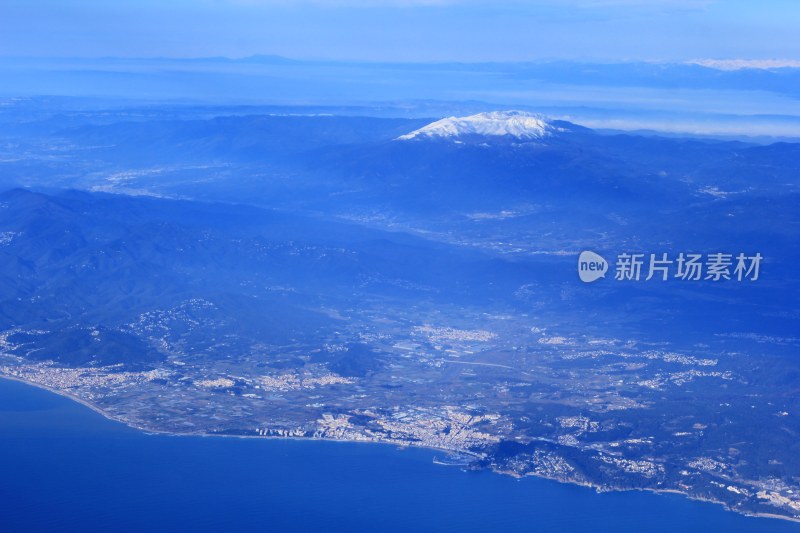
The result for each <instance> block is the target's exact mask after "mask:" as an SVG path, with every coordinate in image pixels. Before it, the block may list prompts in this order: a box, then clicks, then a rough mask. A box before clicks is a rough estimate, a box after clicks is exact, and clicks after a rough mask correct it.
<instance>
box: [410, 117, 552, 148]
mask: <svg viewBox="0 0 800 533" xmlns="http://www.w3.org/2000/svg"><path fill="white" fill-rule="evenodd" d="M557 131H560V129H559V128H557V127H555V126H553V124H552V123H551V122H549V121H548V120H547V119H545V118H544V117H543V116H541V115H537V114H534V113H527V112H525V111H491V112H488V113H478V114H477V115H471V116H468V117H449V118H443V119H442V120H437V121H436V122H432V123H430V124H428V125H427V126H424V127H422V128H420V129H418V130H414V131H412V132H411V133H407V134H405V135H401V136H400V137H398V138H397V139H398V140H401V141H407V140H411V139H419V138H458V137H462V136H473V135H477V136H496V137H504V136H509V137H514V138H517V139H523V140H529V139H541V138H542V137H546V136H548V135H551V134H552V133H554V132H557Z"/></svg>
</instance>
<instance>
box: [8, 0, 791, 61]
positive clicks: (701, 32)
mask: <svg viewBox="0 0 800 533" xmlns="http://www.w3.org/2000/svg"><path fill="white" fill-rule="evenodd" d="M797 28H800V2H798V1H797V0H496V1H484V2H480V1H477V0H108V1H99V0H0V56H5V57H33V56H38V57H64V56H70V57H108V56H113V57H179V58H180V57H216V56H225V57H230V58H238V57H247V56H251V55H260V54H267V55H280V56H285V57H289V58H296V59H331V60H363V61H392V62H395V61H402V62H407V61H413V62H417V61H462V62H479V61H536V60H548V59H567V60H600V61H621V60H623V61H624V60H647V61H693V60H733V61H764V60H769V61H775V60H778V62H779V63H780V62H781V61H788V62H790V63H791V62H797V61H798V60H800V39H798V38H797V36H796V35H797Z"/></svg>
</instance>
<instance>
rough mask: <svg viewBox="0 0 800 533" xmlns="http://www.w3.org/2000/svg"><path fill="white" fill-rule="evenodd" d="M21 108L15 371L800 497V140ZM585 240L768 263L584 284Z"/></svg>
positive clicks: (493, 119) (109, 391) (536, 119)
mask: <svg viewBox="0 0 800 533" xmlns="http://www.w3.org/2000/svg"><path fill="white" fill-rule="evenodd" d="M53 105H54V108H55V109H58V107H59V105H62V104H59V103H58V102H55V103H53ZM95 105H99V104H97V103H95ZM10 107H11V108H12V109H11V110H6V111H5V112H4V113H5V114H4V115H3V116H4V118H3V120H4V122H2V124H4V126H3V131H2V137H3V144H2V145H0V159H2V161H0V180H1V181H0V182H1V183H2V184H3V186H4V189H6V192H4V193H2V195H0V259H2V261H0V287H2V297H1V298H0V330H2V336H1V337H0V340H2V363H3V369H4V372H7V373H9V374H11V375H15V376H18V377H22V378H23V379H26V380H29V381H36V380H40V381H36V382H37V383H43V384H46V385H47V386H51V387H53V388H58V389H64V390H69V391H70V392H71V393H73V394H75V395H76V396H78V397H80V398H83V399H87V401H91V402H92V403H93V405H96V406H97V407H98V408H100V409H103V410H105V411H106V412H108V413H112V414H113V416H115V417H116V418H119V419H120V420H123V421H126V422H127V423H129V424H131V425H135V426H137V427H143V428H148V429H153V430H158V431H166V432H174V433H201V434H225V435H246V436H252V437H263V436H284V437H286V436H295V437H309V438H333V439H340V440H341V439H344V440H375V441H379V442H391V443H395V444H400V445H418V446H429V447H434V448H439V449H444V450H448V451H450V452H455V453H457V454H460V455H458V456H457V459H458V461H461V462H463V463H469V464H470V465H471V467H473V468H491V469H494V470H496V471H499V472H505V473H511V474H513V475H518V476H524V475H540V476H544V477H551V478H555V479H559V480H562V481H570V482H576V483H582V484H588V485H591V486H595V487H597V488H599V489H601V490H605V489H622V488H647V489H654V490H677V491H680V492H683V493H686V494H689V495H691V496H693V497H696V498H703V499H711V500H714V501H719V502H722V503H724V504H725V505H727V506H728V507H729V508H732V509H736V510H739V511H742V512H746V513H751V514H752V513H773V514H774V513H777V514H781V515H782V516H787V517H791V516H794V515H795V514H796V511H795V510H794V507H793V505H795V503H796V502H795V500H794V499H793V498H794V497H793V496H792V494H795V489H796V488H798V487H797V486H796V476H797V468H798V463H797V461H798V460H797V457H798V455H797V452H798V450H797V439H796V438H795V436H796V435H797V434H798V432H800V426H798V423H797V421H796V419H795V415H794V413H795V412H797V409H800V404H798V400H797V398H796V394H794V391H795V390H796V387H797V379H798V376H800V368H798V363H797V360H796V353H797V348H798V343H800V341H798V339H797V334H796V332H797V331H799V330H800V325H799V324H798V322H799V321H800V317H799V316H798V314H797V311H796V302H797V301H798V296H800V277H798V274H797V272H798V271H797V265H798V264H800V238H798V237H800V225H798V218H797V211H796V206H797V205H798V200H800V198H799V197H798V196H799V192H800V191H798V176H800V173H798V171H799V170H800V168H798V167H800V157H798V156H800V148H798V147H799V146H800V145H798V144H793V143H785V142H782V143H772V144H768V145H759V144H755V143H751V142H744V141H741V140H740V141H721V140H712V139H698V138H679V137H661V136H654V135H634V134H607V133H604V132H599V131H597V130H593V129H591V128H586V127H583V126H581V125H579V124H576V123H573V122H570V121H564V120H552V119H549V118H547V117H544V116H541V115H536V114H532V113H529V112H516V111H497V112H487V113H477V114H472V115H465V116H453V117H444V118H436V117H432V118H398V117H392V118H387V117H365V116H361V115H359V116H343V115H334V116H329V115H328V114H326V113H322V112H321V110H320V109H316V108H315V109H313V110H309V111H310V112H308V113H305V114H303V116H298V113H297V112H289V110H287V109H283V110H282V111H281V112H279V113H272V114H261V113H253V110H249V111H247V112H241V113H237V112H233V113H230V111H231V108H228V107H225V108H221V109H218V110H217V111H216V113H215V111H214V109H213V108H210V107H202V106H201V107H198V108H191V109H188V108H183V107H175V106H165V107H163V108H149V109H148V108H143V107H136V108H129V109H120V108H115V109H112V110H109V111H101V112H98V111H96V110H95V111H92V110H91V109H85V110H83V111H81V112H80V113H77V112H75V110H74V109H73V110H71V111H68V112H66V113H65V114H63V115H62V114H60V113H57V112H51V111H41V110H40V112H36V113H33V114H31V113H30V111H29V110H28V111H26V110H25V105H22V107H19V106H17V107H15V106H13V105H12V106H10ZM239 111H243V110H242V109H239ZM294 111H298V110H294ZM25 117H26V118H25ZM583 250H592V251H594V252H596V253H598V254H600V255H601V256H603V257H605V259H607V260H609V261H610V262H611V263H612V265H613V262H614V259H615V258H616V257H617V255H618V254H621V253H642V254H645V257H649V254H659V255H660V254H662V253H666V254H668V255H670V256H671V257H673V258H674V257H676V256H677V255H678V254H679V253H683V252H686V253H700V254H704V255H705V254H713V253H728V254H738V253H740V252H741V253H746V254H748V255H754V254H756V253H758V254H761V256H762V257H763V258H764V261H763V264H761V271H760V278H759V279H758V280H757V281H747V280H745V281H741V282H739V281H736V280H735V279H730V280H725V281H720V282H714V281H710V280H704V279H703V280H698V281H696V282H688V281H681V280H676V279H669V280H668V281H664V282H661V281H658V280H651V281H644V280H641V281H639V282H632V281H631V282H625V281H617V280H615V279H613V278H614V276H613V271H612V272H610V273H609V275H608V276H607V277H606V279H603V280H598V281H597V282H596V283H593V284H584V283H582V282H581V281H580V280H579V279H578V276H577V273H576V266H577V265H576V263H577V259H578V254H579V253H580V252H581V251H583ZM729 487H733V489H735V490H732V489H730V488H729ZM798 490H800V488H798ZM789 491H792V492H789ZM759 495H761V496H759Z"/></svg>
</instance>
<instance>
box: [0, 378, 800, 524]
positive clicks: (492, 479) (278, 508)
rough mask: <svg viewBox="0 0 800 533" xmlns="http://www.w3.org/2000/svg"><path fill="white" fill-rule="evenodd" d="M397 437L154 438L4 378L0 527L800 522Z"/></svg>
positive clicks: (1, 388) (1, 385)
mask: <svg viewBox="0 0 800 533" xmlns="http://www.w3.org/2000/svg"><path fill="white" fill-rule="evenodd" d="M436 457H442V454H441V453H440V452H436V451H432V450H424V449H413V448H411V449H401V448H397V447H395V446H391V445H382V444H366V443H345V442H321V441H308V440H305V441H303V440H277V439H243V438H226V437H201V436H169V435H160V434H159V435H154V434H147V433H144V432H142V431H139V430H136V429H132V428H130V427H128V426H125V425H124V424H122V423H119V422H115V421H112V420H109V419H107V418H105V417H103V416H102V415H100V414H98V413H96V412H95V411H93V410H91V409H89V408H87V407H86V406H84V405H81V404H79V403H76V402H74V401H72V400H70V399H68V398H66V397H63V396H59V395H57V394H54V393H51V392H49V391H46V390H43V389H39V388H36V387H33V386H30V385H27V384H24V383H20V382H17V381H10V380H6V379H0V532H2V533H12V532H26V531H36V532H39V531H41V532H59V531H81V532H87V531H98V532H100V531H102V532H127V531H137V532H140V531H146V532H159V531H265V532H271V531H276V532H277V531H281V532H284V531H325V532H333V531H403V532H417V531H459V532H464V531H470V532H471V531H479V532H503V531H531V532H535V531H557V532H569V531H579V532H594V531H596V532H611V531H613V532H618V531H636V532H660V531H664V532H667V531H669V532H674V531H681V532H690V531H698V532H700V531H702V532H710V531H715V532H716V531H719V532H735V531H742V532H745V531H746V532H762V531H795V532H800V524H794V523H791V522H786V521H782V520H776V519H769V518H752V517H745V516H741V515H738V514H735V513H732V512H728V511H725V510H724V509H723V508H722V507H721V506H719V505H715V504H712V503H707V502H698V501H692V500H689V499H687V498H684V497H682V496H680V495H677V494H654V493H649V492H640V491H629V492H612V493H602V494H598V493H596V492H595V491H594V490H592V489H590V488H586V487H579V486H575V485H568V484H562V483H558V482H555V481H549V480H544V479H537V478H525V479H520V480H518V479H514V478H511V477H509V476H504V475H499V474H495V473H492V472H486V471H480V472H475V471H465V470H463V469H461V468H459V467H458V466H442V465H437V464H435V463H434V458H436Z"/></svg>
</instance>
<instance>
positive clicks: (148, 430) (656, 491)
mask: <svg viewBox="0 0 800 533" xmlns="http://www.w3.org/2000/svg"><path fill="white" fill-rule="evenodd" d="M0 379H7V380H9V381H16V382H18V383H22V384H24V385H29V386H32V387H36V388H38V389H41V390H45V391H48V392H51V393H53V394H57V395H59V396H62V397H64V398H67V399H69V400H72V401H74V402H76V403H78V404H81V405H83V406H85V407H88V408H89V409H91V410H92V411H94V412H95V413H97V414H99V415H101V416H102V417H103V418H105V419H107V420H110V421H112V422H116V423H119V424H123V425H125V426H126V427H128V428H131V429H134V430H137V431H141V432H142V433H145V434H148V435H160V436H166V437H225V438H236V439H271V440H282V441H289V440H299V441H312V442H336V443H350V444H379V445H383V446H386V445H391V446H394V447H395V448H397V449H398V450H404V449H408V448H417V449H423V450H431V451H437V452H443V453H451V454H456V453H457V454H464V455H470V456H472V457H476V458H478V457H480V456H479V455H478V454H476V453H474V452H470V451H461V450H448V449H444V448H436V447H433V446H422V445H417V444H400V443H395V442H386V441H376V440H347V439H329V438H316V437H283V436H278V435H226V434H220V433H206V432H198V433H176V432H173V431H163V430H158V429H152V428H147V427H142V426H137V425H135V424H131V423H130V422H128V421H125V420H122V419H120V418H116V417H114V416H113V415H111V414H109V413H107V412H106V411H103V410H102V409H101V408H99V407H97V406H96V405H93V404H91V403H90V402H88V401H86V400H84V399H82V398H80V397H78V396H76V395H74V394H71V393H70V392H67V391H64V390H59V389H53V388H52V387H48V386H46V385H42V384H40V383H36V382H32V381H27V380H24V379H21V378H18V377H16V376H10V375H7V374H0ZM433 462H434V464H441V465H442V466H454V465H447V464H444V463H436V461H435V457H434V461H433ZM456 466H457V465H456ZM490 470H491V471H492V472H494V473H496V474H501V475H507V476H511V477H514V478H516V479H523V478H525V477H535V478H539V479H546V480H549V481H556V482H558V483H563V484H569V485H577V486H582V487H586V488H591V489H593V490H594V491H596V492H598V493H601V492H626V491H640V492H651V493H654V494H677V495H680V496H682V497H684V498H686V499H689V500H692V501H698V502H706V503H712V504H716V505H721V506H722V507H723V508H724V509H725V511H726V512H731V513H735V514H738V515H740V516H746V517H749V518H770V519H780V520H784V521H788V522H793V523H800V518H793V517H791V516H784V515H779V514H774V513H747V512H741V511H738V510H734V509H731V508H730V507H729V506H728V505H727V504H725V502H722V501H718V500H713V499H708V498H701V497H695V496H692V495H690V494H688V493H686V492H682V491H680V490H677V489H654V488H638V487H626V488H621V487H610V488H609V487H602V486H599V485H596V484H594V483H591V482H577V481H568V480H562V479H557V478H552V477H547V476H542V475H538V474H527V475H522V476H521V475H519V474H516V473H514V472H510V471H505V470H498V469H490Z"/></svg>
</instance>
